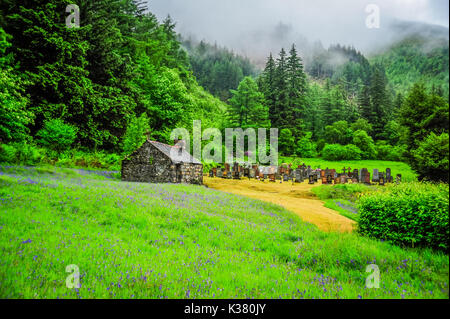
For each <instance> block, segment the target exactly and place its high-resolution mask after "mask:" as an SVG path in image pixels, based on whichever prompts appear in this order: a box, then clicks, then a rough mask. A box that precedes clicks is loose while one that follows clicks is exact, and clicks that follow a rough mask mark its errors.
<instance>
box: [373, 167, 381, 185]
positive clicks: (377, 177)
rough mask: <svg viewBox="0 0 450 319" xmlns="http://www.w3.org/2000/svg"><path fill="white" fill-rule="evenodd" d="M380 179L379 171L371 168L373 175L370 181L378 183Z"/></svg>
mask: <svg viewBox="0 0 450 319" xmlns="http://www.w3.org/2000/svg"><path fill="white" fill-rule="evenodd" d="M379 181H380V172H379V170H378V169H376V168H375V169H374V170H373V177H372V182H374V183H378V182H379Z"/></svg>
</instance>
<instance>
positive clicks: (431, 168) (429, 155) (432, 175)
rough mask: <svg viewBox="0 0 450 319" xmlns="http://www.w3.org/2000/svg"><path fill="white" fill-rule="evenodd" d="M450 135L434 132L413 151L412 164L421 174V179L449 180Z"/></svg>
mask: <svg viewBox="0 0 450 319" xmlns="http://www.w3.org/2000/svg"><path fill="white" fill-rule="evenodd" d="M448 138H449V136H448V134H447V133H443V134H441V135H439V136H438V135H436V134H434V133H433V132H432V133H430V135H428V137H427V138H426V139H425V140H424V141H422V142H421V143H419V147H418V148H417V149H416V150H414V151H412V152H411V153H412V154H411V155H412V159H411V166H412V168H413V169H414V170H415V171H416V172H417V173H418V174H419V179H423V180H429V181H443V182H446V183H448V180H449V176H448V174H449V168H448V167H449V159H448V158H449V140H448Z"/></svg>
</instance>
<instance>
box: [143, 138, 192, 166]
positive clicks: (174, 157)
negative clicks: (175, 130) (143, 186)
mask: <svg viewBox="0 0 450 319" xmlns="http://www.w3.org/2000/svg"><path fill="white" fill-rule="evenodd" d="M149 142H150V144H152V145H153V146H154V147H156V148H157V149H158V150H160V151H161V152H162V153H163V154H165V155H166V156H167V157H169V158H170V159H171V161H172V162H174V163H192V164H201V162H200V161H199V160H197V159H196V158H194V157H193V156H192V155H191V154H189V153H188V152H186V151H185V150H183V151H182V152H181V154H180V152H179V150H180V149H179V147H178V146H171V145H167V144H164V143H160V142H156V141H149Z"/></svg>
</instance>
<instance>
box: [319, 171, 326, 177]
mask: <svg viewBox="0 0 450 319" xmlns="http://www.w3.org/2000/svg"><path fill="white" fill-rule="evenodd" d="M324 177H325V171H324V170H321V171H320V178H324Z"/></svg>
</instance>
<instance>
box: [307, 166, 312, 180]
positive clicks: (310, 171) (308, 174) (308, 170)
mask: <svg viewBox="0 0 450 319" xmlns="http://www.w3.org/2000/svg"><path fill="white" fill-rule="evenodd" d="M306 174H307V176H308V178H309V176H310V175H311V174H312V169H311V166H308V168H307V169H306Z"/></svg>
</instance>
